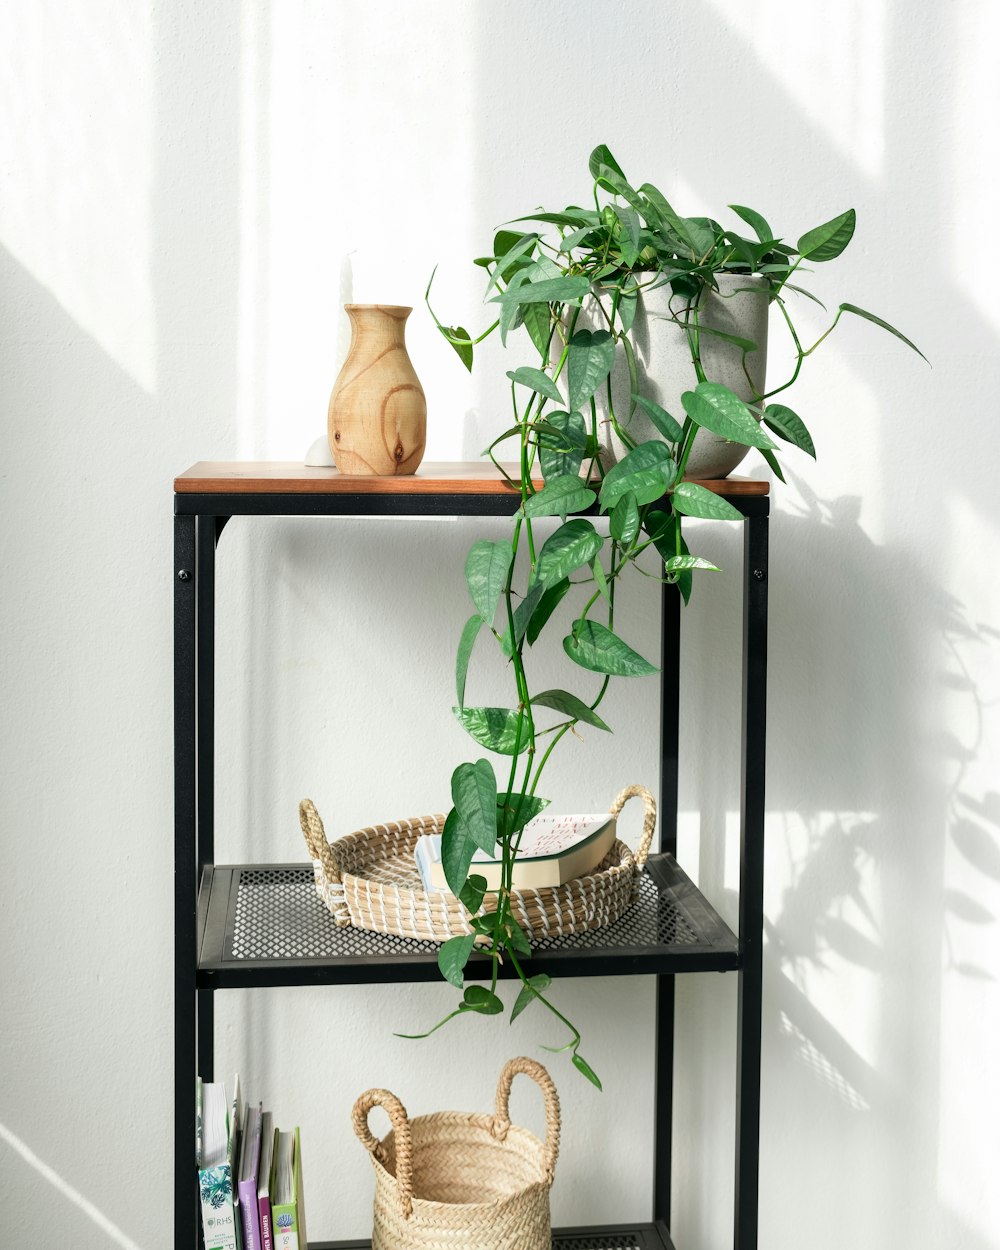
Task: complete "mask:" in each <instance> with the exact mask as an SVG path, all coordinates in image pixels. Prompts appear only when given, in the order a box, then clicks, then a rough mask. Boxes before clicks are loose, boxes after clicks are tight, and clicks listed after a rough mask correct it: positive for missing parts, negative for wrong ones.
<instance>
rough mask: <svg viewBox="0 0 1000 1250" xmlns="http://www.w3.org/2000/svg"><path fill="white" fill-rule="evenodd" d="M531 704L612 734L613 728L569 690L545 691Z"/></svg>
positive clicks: (535, 697)
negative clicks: (547, 708)
mask: <svg viewBox="0 0 1000 1250" xmlns="http://www.w3.org/2000/svg"><path fill="white" fill-rule="evenodd" d="M531 702H532V705H533V706H534V707H550V708H553V709H554V710H555V711H556V712H562V714H563V715H564V716H568V717H570V718H571V719H572V720H578V721H583V723H584V724H585V725H593V726H594V728H595V729H604V730H606V731H607V732H608V733H611V726H610V725H607V724H605V722H604V721H602V720H601V718H600V717H599V716H598V715H597V713H596V712H595V711H594V710H593V709H592V708H590V707H588V706H587V704H586V703H584V701H583V700H582V699H578V698H577V696H576V695H575V694H570V692H569V691H568V690H543V691H542V693H541V694H536V695H535V696H534V698H533V699H532V700H531Z"/></svg>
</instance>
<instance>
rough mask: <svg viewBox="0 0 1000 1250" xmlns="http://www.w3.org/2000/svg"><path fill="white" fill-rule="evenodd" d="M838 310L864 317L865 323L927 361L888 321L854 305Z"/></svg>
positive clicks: (842, 306)
mask: <svg viewBox="0 0 1000 1250" xmlns="http://www.w3.org/2000/svg"><path fill="white" fill-rule="evenodd" d="M840 309H841V312H849V313H853V314H854V316H855V317H864V319H865V321H870V322H872V324H873V325H877V326H881V327H882V329H883V330H888V331H889V333H890V334H894V335H895V336H896V338H898V339H899V341H900V342H901V343H905V344H906V346H907V347H912V348H913V350H914V351H915V352H916V353H917V355H918V356H920V357H921V359H923V360H927V357H926V356H925V355H924V353H923V352H922V351H921V350H920V348H919V347H918V346H917V345H916V343H912V342H911V341H910V340H909V339H908V338H907V337H906V335H905V334H902V333H900V331H899V330H897V329H896V327H895V326H891V325H890V324H889V323H888V321H883V320H882V318H881V317H876V316H875V314H874V313H870V312H865V310H864V309H863V308H858V306H857V305H856V304H841V305H840ZM927 363H928V364H930V361H929V360H927Z"/></svg>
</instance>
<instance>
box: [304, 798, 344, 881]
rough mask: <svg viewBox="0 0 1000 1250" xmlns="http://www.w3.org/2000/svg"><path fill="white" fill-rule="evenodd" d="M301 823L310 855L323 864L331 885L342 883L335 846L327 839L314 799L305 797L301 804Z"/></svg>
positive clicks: (324, 872) (324, 873)
mask: <svg viewBox="0 0 1000 1250" xmlns="http://www.w3.org/2000/svg"><path fill="white" fill-rule="evenodd" d="M299 823H300V824H301V826H302V833H303V836H304V837H305V840H306V846H307V847H308V848H309V854H310V856H311V857H312V858H313V859H314V860H315V859H318V860H319V862H320V863H321V864H322V865H323V875H324V876H325V877H326V879H327V881H328V882H329V883H330V884H331V885H340V869H339V868H338V866H337V857H336V855H335V854H334V851H333V847H332V846H331V845H330V843H329V842H327V840H326V830H325V829H324V828H323V821H322V820H321V819H320V815H319V812H318V811H317V810H316V807H315V805H314V803H313V801H312V799H303V800H302V802H301V803H300V804H299Z"/></svg>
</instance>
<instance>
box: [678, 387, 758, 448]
mask: <svg viewBox="0 0 1000 1250" xmlns="http://www.w3.org/2000/svg"><path fill="white" fill-rule="evenodd" d="M681 403H682V404H683V405H684V411H685V412H686V413H687V414H688V416H689V417H690V418H691V420H692V421H696V422H697V423H698V424H699V425H701V426H704V427H705V429H706V430H711V432H712V433H713V434H718V435H719V437H720V438H726V439H729V441H730V442H733V443H742V444H743V446H744V447H766V448H768V450H773V449H774V447H775V446H776V444H775V443H773V442H772V441H771V439H770V438H768V436H767V435H766V434H765V433H764V431H763V430H762V429H761V428H760V426H759V425H758V423H757V422H756V421H755V420H754V419H753V414H752V413H751V411H750V409H749V408H748V407H747V406H746V404H745V403H744V402H743V400H742V399H740V397H739V396H738V395H736V394H735V393H734V392H733V391H731V390H730V389H729V387H728V386H723V385H722V383H721V382H699V383H698V385H697V386H696V387H695V389H694V390H693V391H685V392H684V394H683V395H682V396H681Z"/></svg>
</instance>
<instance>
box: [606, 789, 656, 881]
mask: <svg viewBox="0 0 1000 1250" xmlns="http://www.w3.org/2000/svg"><path fill="white" fill-rule="evenodd" d="M629 799H642V805H643V807H644V808H645V815H644V817H643V821H642V836H641V837H640V839H639V845H638V846H637V847H636V851H635V862H636V863H637V864H638V866H639V867H640V868H641V867H642V866H643V865H644V864H645V862H646V857H647V856H648V855H649V847H650V844H651V843H652V841H653V830H654V829H655V828H656V799H654V798H653V796H652V795H651V794H650V792H649V791H648V790H647V789H646V787H645V786H626V787H625V789H624V790H623V791H622V792H621V794H619V795H618V797H617V798H616V799H615V801H614V802H613V803H612V804H611V815H612V816H619V815H620V814H621V810H622V808H623V807H624V806H625V804H626V803H627V802H628V801H629Z"/></svg>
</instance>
